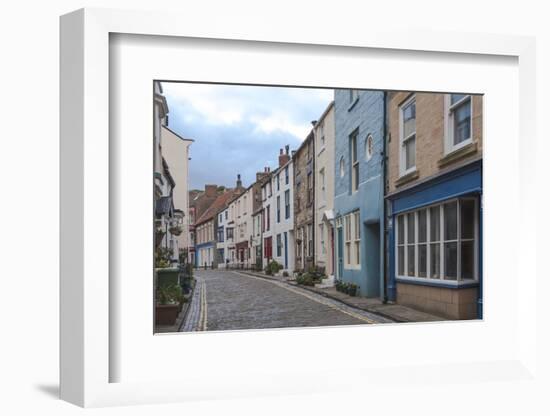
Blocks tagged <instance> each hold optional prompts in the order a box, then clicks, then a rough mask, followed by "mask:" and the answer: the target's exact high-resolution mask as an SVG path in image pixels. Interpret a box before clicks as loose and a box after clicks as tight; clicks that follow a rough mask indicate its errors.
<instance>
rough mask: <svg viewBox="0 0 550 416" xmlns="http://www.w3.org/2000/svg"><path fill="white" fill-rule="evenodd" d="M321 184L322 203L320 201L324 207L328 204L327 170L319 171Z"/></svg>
mask: <svg viewBox="0 0 550 416" xmlns="http://www.w3.org/2000/svg"><path fill="white" fill-rule="evenodd" d="M319 183H320V184H321V201H320V205H321V206H324V205H325V204H326V202H327V192H326V175H325V168H322V169H321V170H319Z"/></svg>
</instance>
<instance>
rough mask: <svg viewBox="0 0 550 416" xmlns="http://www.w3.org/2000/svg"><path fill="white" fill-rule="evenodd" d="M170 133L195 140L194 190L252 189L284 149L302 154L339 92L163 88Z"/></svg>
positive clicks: (210, 86)
mask: <svg viewBox="0 0 550 416" xmlns="http://www.w3.org/2000/svg"><path fill="white" fill-rule="evenodd" d="M162 87H163V90H164V95H165V96H166V100H167V101H168V107H169V111H170V112H169V127H170V128H171V129H172V130H174V131H175V132H176V133H178V134H180V135H181V136H183V137H186V138H190V139H194V140H195V142H194V143H193V144H192V145H191V158H192V160H191V161H190V165H189V186H190V189H194V188H199V189H203V188H204V185H205V184H206V183H215V184H218V185H225V186H234V184H235V180H236V176H237V173H240V174H241V177H242V180H243V184H244V185H245V186H248V185H250V184H251V183H252V182H253V181H254V180H255V177H256V172H259V171H263V168H264V166H270V167H271V168H272V169H273V168H275V167H276V166H277V163H278V155H279V149H280V148H284V147H285V145H287V144H288V145H290V149H291V150H292V149H297V148H298V146H299V145H300V143H301V142H302V141H303V140H304V139H305V137H306V136H307V134H308V133H309V131H310V130H311V121H312V120H317V119H318V118H319V117H320V116H321V114H322V113H323V111H324V110H325V108H326V107H327V105H328V104H329V103H330V101H331V100H332V99H333V97H334V92H333V90H328V89H311V88H307V89H305V88H283V87H255V86H240V85H213V84H190V83H169V82H163V83H162Z"/></svg>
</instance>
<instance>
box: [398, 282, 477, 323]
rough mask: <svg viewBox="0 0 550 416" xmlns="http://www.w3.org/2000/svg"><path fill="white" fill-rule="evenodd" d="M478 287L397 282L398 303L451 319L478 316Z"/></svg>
mask: <svg viewBox="0 0 550 416" xmlns="http://www.w3.org/2000/svg"><path fill="white" fill-rule="evenodd" d="M477 299H478V288H477V287H472V288H465V289H452V288H445V287H433V286H423V285H415V284H407V283H398V284H397V303H398V304H400V305H404V306H410V307H411V308H415V309H418V310H421V311H424V312H428V313H433V314H434V315H438V316H441V317H443V318H449V319H475V318H477Z"/></svg>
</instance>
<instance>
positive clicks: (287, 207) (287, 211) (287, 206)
mask: <svg viewBox="0 0 550 416" xmlns="http://www.w3.org/2000/svg"><path fill="white" fill-rule="evenodd" d="M289 218H290V189H287V190H286V191H285V219H286V220H288V219H289Z"/></svg>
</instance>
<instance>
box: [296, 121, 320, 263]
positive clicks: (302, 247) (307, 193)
mask: <svg viewBox="0 0 550 416" xmlns="http://www.w3.org/2000/svg"><path fill="white" fill-rule="evenodd" d="M314 155H315V135H314V130H313V129H312V130H311V132H310V133H309V134H308V136H307V137H306V139H305V140H304V141H303V142H302V144H301V145H300V147H299V148H298V150H297V151H296V152H295V153H294V154H293V155H292V163H293V165H294V236H295V238H296V246H295V261H294V263H295V266H294V270H309V269H310V268H313V267H314V266H315V257H314V256H315V254H314V251H315V245H314V241H315V236H314V233H315V229H314V220H313V218H314V216H315V204H314V198H315V195H314V194H315V184H314V181H315V157H314Z"/></svg>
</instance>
